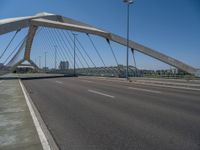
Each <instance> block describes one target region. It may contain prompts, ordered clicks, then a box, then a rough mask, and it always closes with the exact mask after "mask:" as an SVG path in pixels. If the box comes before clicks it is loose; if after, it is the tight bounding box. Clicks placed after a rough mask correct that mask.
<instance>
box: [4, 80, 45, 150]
mask: <svg viewBox="0 0 200 150" xmlns="http://www.w3.org/2000/svg"><path fill="white" fill-rule="evenodd" d="M0 150H42V145H41V142H40V139H39V137H38V134H37V131H36V128H35V126H34V123H33V120H32V118H31V115H30V112H29V109H28V106H27V104H26V100H25V98H24V95H23V92H22V89H21V87H20V84H19V81H18V80H0Z"/></svg>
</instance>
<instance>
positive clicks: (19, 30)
mask: <svg viewBox="0 0 200 150" xmlns="http://www.w3.org/2000/svg"><path fill="white" fill-rule="evenodd" d="M19 31H20V30H17V31H16V32H15V34H14V36H13V37H12V38H11V40H10V42H9V43H8V45H7V46H6V48H5V50H4V51H3V53H2V54H1V56H0V59H1V58H2V57H3V55H4V54H5V52H6V51H7V49H8V47H9V46H10V45H11V43H12V41H13V40H14V38H15V36H16V35H17V33H18V32H19Z"/></svg>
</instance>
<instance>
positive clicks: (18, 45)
mask: <svg viewBox="0 0 200 150" xmlns="http://www.w3.org/2000/svg"><path fill="white" fill-rule="evenodd" d="M25 39H26V36H25V37H24V38H23V39H22V40H21V41H20V42H19V43H18V44H17V46H16V47H15V48H14V49H13V51H12V52H11V53H10V55H9V56H8V57H7V58H6V60H5V61H4V62H3V64H4V65H5V64H6V62H7V61H8V59H10V57H11V56H12V55H13V54H14V52H15V51H16V50H17V49H18V48H19V47H20V45H21V44H22V43H23V42H24V40H25Z"/></svg>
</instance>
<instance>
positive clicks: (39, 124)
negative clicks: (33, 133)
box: [18, 79, 59, 150]
mask: <svg viewBox="0 0 200 150" xmlns="http://www.w3.org/2000/svg"><path fill="white" fill-rule="evenodd" d="M18 81H19V83H20V86H21V89H22V92H23V94H24V97H25V100H26V104H27V106H28V108H29V111H30V114H31V117H32V119H33V123H34V126H35V128H36V130H37V133H38V136H39V139H40V142H41V144H42V147H43V149H44V150H59V148H58V146H57V144H56V142H55V141H54V139H53V137H52V135H51V133H50V131H49V130H48V128H47V126H46V124H45V123H44V121H43V119H42V117H41V115H40V113H39V111H38V110H37V108H36V107H35V105H34V103H33V101H32V99H31V97H30V96H29V94H28V92H27V90H26V88H25V87H24V85H23V83H22V82H21V80H20V79H19V80H18Z"/></svg>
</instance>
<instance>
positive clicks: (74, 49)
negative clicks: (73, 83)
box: [73, 33, 78, 76]
mask: <svg viewBox="0 0 200 150" xmlns="http://www.w3.org/2000/svg"><path fill="white" fill-rule="evenodd" d="M73 35H74V76H76V36H77V35H78V34H75V33H73Z"/></svg>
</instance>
